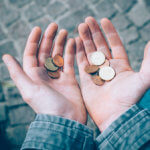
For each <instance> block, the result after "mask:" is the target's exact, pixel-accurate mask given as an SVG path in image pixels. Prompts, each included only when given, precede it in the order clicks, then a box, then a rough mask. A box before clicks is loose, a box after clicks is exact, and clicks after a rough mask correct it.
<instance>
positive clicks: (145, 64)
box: [139, 41, 150, 89]
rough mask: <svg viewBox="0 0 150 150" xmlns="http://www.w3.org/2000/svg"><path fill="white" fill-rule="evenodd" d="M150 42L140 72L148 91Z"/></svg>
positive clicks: (149, 82)
mask: <svg viewBox="0 0 150 150" xmlns="http://www.w3.org/2000/svg"><path fill="white" fill-rule="evenodd" d="M149 65H150V41H149V42H148V43H147V45H146V47H145V50H144V59H143V62H142V66H141V69H140V72H139V76H140V79H141V80H142V83H143V85H144V87H145V88H146V89H147V88H149V87H150V67H149Z"/></svg>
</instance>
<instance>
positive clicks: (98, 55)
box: [90, 51, 105, 65]
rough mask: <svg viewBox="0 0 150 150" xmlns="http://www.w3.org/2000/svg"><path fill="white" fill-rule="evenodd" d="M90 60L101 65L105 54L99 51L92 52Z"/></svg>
mask: <svg viewBox="0 0 150 150" xmlns="http://www.w3.org/2000/svg"><path fill="white" fill-rule="evenodd" d="M90 61H91V63H92V64H93V65H102V64H103V63H104V62H105V55H104V54H103V53H102V52H100V51H97V52H93V53H92V54H91V57H90Z"/></svg>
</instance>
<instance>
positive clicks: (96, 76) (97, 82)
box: [92, 75, 104, 86]
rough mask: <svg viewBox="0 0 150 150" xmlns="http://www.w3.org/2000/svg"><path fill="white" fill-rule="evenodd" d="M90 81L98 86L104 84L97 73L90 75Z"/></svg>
mask: <svg viewBox="0 0 150 150" xmlns="http://www.w3.org/2000/svg"><path fill="white" fill-rule="evenodd" d="M92 81H93V82H94V83H95V84H96V85H99V86H100V85H103V84H104V81H103V80H102V79H101V78H100V77H99V76H98V75H94V76H92Z"/></svg>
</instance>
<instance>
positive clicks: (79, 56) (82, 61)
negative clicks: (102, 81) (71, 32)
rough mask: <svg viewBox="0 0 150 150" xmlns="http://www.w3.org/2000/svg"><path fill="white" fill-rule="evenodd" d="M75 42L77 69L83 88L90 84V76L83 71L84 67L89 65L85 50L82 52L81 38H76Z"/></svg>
mask: <svg viewBox="0 0 150 150" xmlns="http://www.w3.org/2000/svg"><path fill="white" fill-rule="evenodd" d="M75 41H76V60H77V66H78V69H79V76H80V81H81V85H82V86H83V87H84V85H86V84H89V83H91V78H90V75H89V74H87V73H86V72H85V71H84V69H85V67H86V66H87V65H88V64H89V63H88V60H87V57H86V54H85V50H84V46H83V42H82V40H81V38H80V37H77V38H76V39H75Z"/></svg>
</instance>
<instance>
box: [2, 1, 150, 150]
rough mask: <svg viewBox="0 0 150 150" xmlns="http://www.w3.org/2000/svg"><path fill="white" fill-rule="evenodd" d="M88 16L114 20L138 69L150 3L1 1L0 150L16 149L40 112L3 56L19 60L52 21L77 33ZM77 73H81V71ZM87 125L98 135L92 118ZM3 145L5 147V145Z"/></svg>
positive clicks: (149, 20)
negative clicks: (36, 32)
mask: <svg viewBox="0 0 150 150" xmlns="http://www.w3.org/2000/svg"><path fill="white" fill-rule="evenodd" d="M86 16H93V17H95V18H96V19H97V21H100V19H101V18H103V17H108V18H109V19H111V21H112V22H113V24H114V25H115V27H116V28H117V30H118V32H119V35H120V36H121V39H122V41H123V43H124V45H125V47H126V50H127V53H128V56H129V59H130V61H131V66H132V67H133V69H134V70H135V71H138V70H139V67H140V65H141V61H142V58H143V51H144V46H145V44H146V43H147V41H148V40H150V36H149V34H150V0H82V1H81V0H0V149H1V150H7V149H8V150H9V149H11V150H17V149H19V148H20V145H21V144H22V142H23V140H24V137H25V134H26V130H27V128H28V126H29V124H30V122H31V121H32V120H33V119H34V117H35V113H34V112H33V111H32V110H31V109H30V108H29V107H28V106H27V105H26V104H25V103H24V102H23V100H22V98H21V96H20V94H19V92H18V90H17V88H16V87H15V86H14V83H13V82H12V81H11V79H10V77H9V74H8V71H7V69H6V67H5V65H4V64H3V62H2V59H1V56H2V55H3V54H4V53H9V54H12V55H13V56H15V57H16V58H17V59H18V60H19V61H20V62H21V60H22V54H23V51H24V47H25V43H26V39H27V36H28V34H29V32H30V31H31V29H32V27H34V26H37V25H38V26H40V27H41V28H42V31H44V29H45V28H46V27H47V26H48V24H49V23H51V22H56V23H58V25H59V29H60V28H64V29H67V30H68V32H69V37H75V36H76V35H77V26H78V24H79V23H81V22H83V21H84V18H85V17H86ZM76 75H77V77H78V70H77V67H76ZM88 125H89V126H90V127H92V128H93V129H94V130H95V135H96V134H98V130H97V128H96V127H95V126H94V124H93V123H92V121H91V120H90V119H89V121H88ZM2 145H4V147H2Z"/></svg>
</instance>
